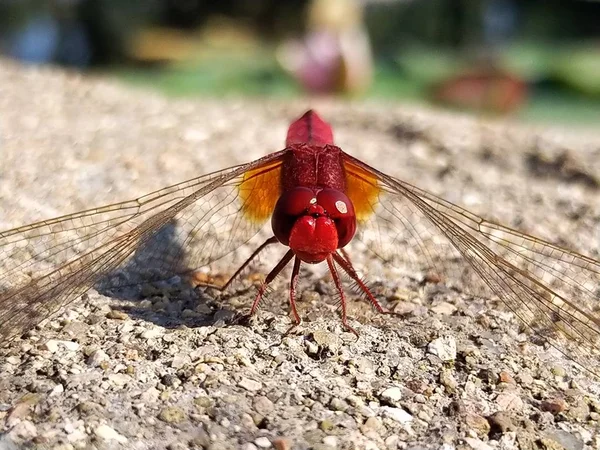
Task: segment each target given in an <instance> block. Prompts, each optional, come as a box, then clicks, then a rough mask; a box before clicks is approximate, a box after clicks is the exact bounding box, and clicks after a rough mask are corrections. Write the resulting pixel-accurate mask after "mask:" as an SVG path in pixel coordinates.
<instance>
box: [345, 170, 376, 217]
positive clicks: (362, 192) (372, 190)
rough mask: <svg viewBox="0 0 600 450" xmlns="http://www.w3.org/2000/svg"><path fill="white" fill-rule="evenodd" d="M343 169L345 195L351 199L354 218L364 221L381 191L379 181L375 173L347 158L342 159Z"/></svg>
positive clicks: (370, 213) (370, 212) (373, 209)
mask: <svg viewBox="0 0 600 450" xmlns="http://www.w3.org/2000/svg"><path fill="white" fill-rule="evenodd" d="M344 169H346V195H347V196H348V198H350V200H352V204H353V205H354V211H355V212H356V220H358V221H359V222H364V221H366V220H367V219H368V218H369V217H370V216H371V215H372V214H373V213H374V212H375V207H376V206H377V203H378V201H379V193H380V192H381V188H380V187H379V181H378V179H377V176H376V175H375V174H373V173H371V172H369V171H367V170H366V169H363V168H362V167H359V166H357V165H355V164H352V162H349V161H347V160H345V161H344Z"/></svg>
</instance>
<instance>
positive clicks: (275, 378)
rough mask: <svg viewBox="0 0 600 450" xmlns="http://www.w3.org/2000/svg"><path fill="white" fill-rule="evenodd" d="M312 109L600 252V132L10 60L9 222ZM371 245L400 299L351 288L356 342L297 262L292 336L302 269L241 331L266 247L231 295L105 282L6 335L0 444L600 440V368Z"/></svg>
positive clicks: (170, 168) (258, 149) (213, 152)
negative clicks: (194, 89) (119, 79)
mask: <svg viewBox="0 0 600 450" xmlns="http://www.w3.org/2000/svg"><path fill="white" fill-rule="evenodd" d="M308 107H312V108H315V109H317V110H318V111H319V112H320V113H321V115H322V116H323V117H325V118H326V119H328V120H330V121H331V122H332V124H333V125H334V132H335V137H336V142H337V143H338V145H340V146H341V147H342V148H344V149H345V151H347V152H348V153H350V154H352V155H354V156H356V157H358V158H361V159H363V160H365V161H366V162H368V163H370V164H372V165H374V166H375V167H378V168H379V169H381V170H383V171H384V172H386V173H389V174H392V175H394V176H397V177H399V178H400V179H403V180H406V181H408V182H411V183H414V184H416V185H418V186H419V187H421V188H423V189H426V190H429V191H432V192H434V193H436V194H438V195H440V196H442V197H443V198H445V199H447V200H450V201H452V202H455V203H457V204H461V205H463V206H465V207H467V208H468V209H469V210H471V211H474V212H476V213H478V214H482V215H485V216H487V217H491V218H493V219H495V220H498V221H501V222H503V223H505V224H507V225H509V226H514V227H519V228H520V229H523V230H525V231H527V232H530V233H533V234H536V235H540V236H542V237H544V238H546V239H549V240H552V241H554V242H558V243H560V244H561V245H566V246H570V247H572V248H575V249H578V250H580V251H583V252H585V253H587V254H590V255H592V256H594V257H598V249H599V247H600V246H599V239H598V236H599V234H598V229H599V228H598V222H599V220H600V201H599V200H598V198H600V197H599V195H598V184H599V183H598V180H597V178H596V177H600V158H599V156H600V137H599V136H597V135H596V136H595V135H594V134H593V133H586V132H583V131H581V130H579V131H577V130H566V131H565V130H559V129H533V128H532V127H524V126H522V125H519V124H515V123H510V122H499V121H496V122H493V121H483V120H476V119H473V118H469V117H465V116H460V115H457V114H448V113H439V112H433V111H428V110H422V109H417V108H405V107H402V106H400V105H375V104H359V103H356V104H354V103H338V102H334V101H326V100H320V101H310V102H309V101H296V102H293V103H282V102H279V103H277V102H266V101H265V102H263V101H259V100H235V99H231V100H227V101H218V102H217V101H204V100H194V101H181V100H171V99H165V98H162V97H160V96H157V95H155V94H152V93H148V92H145V91H139V90H134V89H132V88H129V87H126V86H121V85H118V84H116V83H112V82H107V81H105V80H96V79H91V78H85V77H81V76H79V75H74V74H67V73H63V72H60V71H56V70H50V69H32V68H21V67H19V66H17V65H14V64H12V63H8V62H6V61H0V212H1V213H0V230H3V229H8V228H11V227H16V226H19V225H22V224H25V223H30V222H33V221H35V220H40V219H44V218H49V217H54V216H58V215H61V214H66V213H69V212H73V211H78V210H81V209H85V208H89V207H91V206H97V205H102V204H107V203H113V202H116V201H122V200H126V199H130V198H136V197H139V196H141V195H143V194H145V193H147V192H151V191H154V190H156V189H159V188H161V187H163V186H167V185H171V184H174V183H177V182H180V181H183V180H186V179H189V178H192V177H196V176H199V175H201V174H204V173H208V172H211V171H214V170H218V169H222V168H224V167H228V166H231V165H234V164H239V163H243V162H246V161H250V160H252V159H255V158H259V157H261V156H263V155H265V154H266V153H269V152H272V151H275V150H279V149H281V148H282V145H283V140H284V137H285V131H286V128H287V125H288V123H289V122H290V120H293V119H294V118H296V117H297V116H298V115H300V114H302V113H303V112H304V110H305V109H307V108H308ZM565 155H566V156H565ZM356 250H360V246H358V247H357V249H355V252H354V253H351V255H352V260H353V262H355V264H356V266H357V268H358V269H359V270H360V271H361V273H362V274H364V275H365V277H366V278H367V279H368V280H369V281H370V282H372V283H373V285H374V290H375V292H376V294H377V295H378V298H381V299H382V302H383V303H385V304H386V306H389V307H393V308H395V310H396V311H397V312H401V313H402V317H382V316H380V315H377V314H375V313H374V312H372V311H371V310H370V309H369V308H368V307H366V306H365V305H364V302H362V301H360V299H358V298H357V296H356V295H354V294H350V300H351V301H350V303H351V307H350V315H351V317H352V320H351V322H350V323H351V324H352V325H353V326H354V327H355V328H356V329H357V330H358V331H359V332H360V338H359V339H358V340H356V338H355V337H354V336H353V335H352V334H350V333H347V332H345V331H344V330H343V329H342V327H341V326H340V323H339V319H338V318H337V315H336V312H335V310H336V296H335V292H334V290H333V289H332V287H331V283H330V280H329V278H328V277H327V274H326V272H325V270H323V268H320V266H319V267H311V268H309V269H308V270H307V271H306V272H305V273H303V277H302V280H301V282H300V285H299V289H300V291H301V292H303V294H302V301H301V302H300V306H299V309H300V314H301V315H302V316H303V318H304V320H305V321H304V324H303V326H302V327H301V328H300V329H299V330H298V331H297V332H296V333H294V334H290V335H285V332H286V330H287V329H288V327H289V325H290V320H289V318H288V317H287V315H286V312H287V286H288V282H287V275H286V276H284V277H280V279H278V280H276V282H275V284H274V286H273V292H271V293H270V295H269V298H268V299H267V301H266V302H265V305H264V307H263V309H262V310H261V311H260V313H259V315H258V317H257V319H256V321H254V322H253V324H252V326H241V325H230V324H229V322H230V321H231V320H230V319H231V317H232V316H233V315H234V314H235V313H237V312H240V311H241V312H243V311H246V310H247V308H248V306H249V304H250V303H251V301H252V298H253V295H254V294H253V292H254V290H253V286H252V283H253V281H255V280H256V278H257V277H256V276H255V275H256V274H260V273H265V272H266V271H268V270H269V268H270V267H272V265H273V262H274V260H273V257H272V255H267V256H265V257H264V258H262V259H261V261H260V263H259V264H257V265H256V266H255V267H253V268H252V270H251V272H250V274H249V275H246V276H244V277H243V279H242V280H241V281H240V286H238V287H237V288H234V289H233V290H232V291H231V292H229V293H228V294H226V295H223V296H216V294H215V293H214V292H203V291H198V292H192V293H190V292H186V293H184V294H186V295H187V296H188V297H186V296H185V295H183V294H182V295H183V297H178V298H175V297H172V296H170V294H169V292H158V291H156V290H155V291H152V290H148V289H146V290H145V292H143V294H144V299H142V301H141V302H140V301H126V300H120V299H118V298H112V297H108V296H104V295H101V294H99V293H97V292H96V291H95V290H93V289H92V290H90V291H89V292H87V294H86V295H85V296H84V297H83V298H81V299H78V300H76V301H75V302H73V303H72V304H70V305H69V307H68V308H67V309H65V310H63V311H62V312H61V313H59V314H58V315H55V316H54V317H52V319H51V320H47V321H45V322H43V323H42V324H41V325H40V326H39V327H38V328H36V329H34V330H31V332H29V333H28V334H27V335H25V336H23V338H20V339H17V340H14V341H12V342H11V343H10V344H8V345H7V344H5V345H4V347H3V348H2V349H0V431H1V432H2V433H4V434H2V435H0V449H4V448H8V449H10V448H21V445H23V446H27V448H52V449H71V448H102V449H112V448H131V449H150V448H169V449H171V450H174V449H184V448H207V449H208V448H210V449H226V448H244V449H247V450H251V449H255V448H272V447H274V448H278V449H283V448H294V449H304V448H315V449H335V448H352V449H354V448H356V449H385V448H394V449H395V448H403V449H420V448H428V449H429V448H431V449H444V450H452V449H474V450H487V449H517V448H521V449H561V448H565V449H573V450H579V449H584V448H586V449H592V448H600V434H599V428H600V400H599V394H600V385H599V384H598V382H597V381H596V380H593V379H592V378H590V376H589V375H588V374H587V373H586V372H585V371H583V370H582V369H581V368H580V367H579V366H577V365H574V364H573V363H572V362H571V361H569V360H567V359H565V358H563V357H562V355H560V353H559V352H556V351H555V350H553V349H551V348H550V349H549V348H545V347H543V346H541V345H536V344H526V342H527V336H526V335H525V334H523V333H522V332H521V331H522V329H521V328H520V326H519V323H518V321H517V320H516V319H515V317H514V315H512V314H510V313H509V312H506V311H504V310H503V309H502V306H501V305H502V304H501V303H500V302H498V300H497V299H494V298H491V299H489V300H485V301H483V300H481V299H477V300H475V299H473V298H470V297H469V296H468V295H463V293H461V292H459V291H457V290H452V289H448V288H446V287H444V283H443V282H436V280H428V279H427V277H426V275H427V274H425V273H418V272H415V271H414V269H410V270H408V269H405V268H403V267H402V266H401V265H400V264H396V265H395V264H381V262H379V261H378V260H377V259H376V258H375V257H374V256H373V255H372V254H370V253H368V252H364V251H356ZM0 251H1V250H0ZM3 256H5V255H3ZM211 269H212V270H213V271H219V273H220V271H223V272H229V273H231V272H232V271H233V270H234V269H235V265H233V263H232V262H231V261H229V262H228V261H225V262H224V263H221V265H220V266H215V267H212V268H211ZM438 281H439V280H438ZM192 294H193V295H192ZM192 297H193V298H192ZM189 317H193V318H194V319H195V320H194V322H193V323H195V324H200V325H196V326H191V325H190V322H188V321H186V320H185V319H186V318H189ZM2 326H5V324H2V323H0V327H2Z"/></svg>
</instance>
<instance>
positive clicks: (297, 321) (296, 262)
mask: <svg viewBox="0 0 600 450" xmlns="http://www.w3.org/2000/svg"><path fill="white" fill-rule="evenodd" d="M301 262H302V261H301V260H300V258H298V257H297V256H296V258H295V259H294V268H293V269H292V279H291V281H290V309H291V311H292V315H293V316H294V324H293V325H292V326H291V327H290V328H289V329H288V330H287V331H286V332H285V334H289V333H291V332H292V331H293V330H294V329H295V328H296V327H297V326H298V325H300V323H302V319H301V318H300V315H299V314H298V310H297V309H296V285H297V284H298V275H299V273H300V263H301Z"/></svg>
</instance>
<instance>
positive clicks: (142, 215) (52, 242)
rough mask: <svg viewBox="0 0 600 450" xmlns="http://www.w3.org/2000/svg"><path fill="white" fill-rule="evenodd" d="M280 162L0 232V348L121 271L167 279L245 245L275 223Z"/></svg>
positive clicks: (275, 157) (270, 160)
mask: <svg viewBox="0 0 600 450" xmlns="http://www.w3.org/2000/svg"><path fill="white" fill-rule="evenodd" d="M284 154H285V150H282V151H280V152H276V153H272V154H270V155H268V156H266V157H264V158H261V159H258V160H256V161H253V162H250V163H247V164H244V165H240V166H235V167H232V168H229V169H225V170H221V171H219V172H214V173H211V174H208V175H204V176H201V177H199V178H195V179H192V180H189V181H186V182H183V183H180V184H176V185H173V186H170V187H167V188H164V189H161V190H158V191H155V192H153V193H150V194H148V195H145V196H143V197H140V198H137V199H135V200H130V201H126V202H122V203H115V204H112V205H107V206H103V207H100V208H94V209H90V210H86V211H81V212H78V213H74V214H69V215H66V216H61V217H58V218H55V219H50V220H44V221H41V222H37V223H34V224H30V225H25V226H21V227H18V228H15V229H12V230H7V231H3V232H0V342H1V341H3V340H6V339H8V338H10V337H12V336H14V335H16V334H19V333H22V332H23V331H25V330H27V329H28V328H31V327H33V326H35V325H36V324H37V323H39V322H40V321H41V320H43V319H44V318H46V317H48V316H50V315H51V314H53V313H54V312H56V311H57V310H58V309H60V308H61V307H64V306H65V305H67V304H69V303H70V302H71V301H73V300H75V299H76V298H77V297H78V296H80V295H81V294H83V293H84V292H85V291H87V290H88V289H89V288H91V287H92V286H94V285H96V284H97V283H99V282H101V281H103V280H104V279H106V277H107V276H108V275H109V274H112V273H114V272H115V271H117V270H119V269H126V270H125V272H126V273H129V274H135V276H136V277H138V276H141V277H142V278H143V280H144V281H146V280H148V279H150V280H151V279H158V278H159V277H160V279H166V278H168V277H169V276H173V275H176V274H178V273H182V272H185V271H189V270H191V269H195V268H198V267H201V266H203V265H206V264H209V263H211V262H212V261H215V260H218V259H219V258H221V257H223V256H224V255H226V254H227V253H229V252H231V251H233V250H234V249H236V248H238V247H240V246H241V245H242V244H244V243H245V242H247V241H248V240H249V239H250V238H251V237H252V236H253V235H255V234H256V233H257V232H258V231H259V229H260V228H261V227H262V225H263V224H264V222H265V221H266V220H267V219H268V218H269V216H270V212H271V211H272V209H273V206H274V204H275V202H276V201H277V198H278V196H279V184H280V183H279V176H280V166H281V158H282V156H283V155H284ZM128 282H130V281H129V280H126V279H123V278H121V279H120V280H119V279H118V278H117V279H116V280H115V281H108V283H109V285H108V286H107V287H113V286H116V285H119V284H126V283H128Z"/></svg>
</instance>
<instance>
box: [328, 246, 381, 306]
mask: <svg viewBox="0 0 600 450" xmlns="http://www.w3.org/2000/svg"><path fill="white" fill-rule="evenodd" d="M331 256H332V257H333V259H334V260H335V262H336V263H338V264H339V265H340V267H341V268H342V269H344V272H346V273H347V274H348V275H349V276H350V278H352V279H353V280H354V282H355V283H356V284H357V285H358V287H359V288H360V290H361V291H363V292H364V293H365V295H366V296H367V298H368V299H369V301H370V302H371V304H372V305H373V307H374V308H375V309H376V310H377V311H378V312H380V313H381V314H389V311H387V310H386V309H385V308H384V307H383V306H381V305H380V304H379V302H378V301H377V299H376V298H375V296H374V295H373V293H372V292H371V290H370V289H369V288H368V287H367V285H366V284H365V283H364V281H363V280H361V279H360V277H359V276H358V274H357V273H356V271H355V270H354V267H352V263H351V262H350V259H349V258H348V255H347V254H346V252H343V256H342V255H340V254H339V253H332V254H331Z"/></svg>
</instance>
